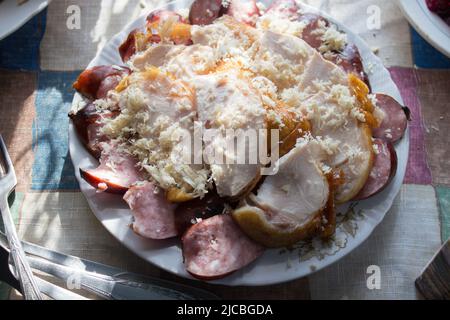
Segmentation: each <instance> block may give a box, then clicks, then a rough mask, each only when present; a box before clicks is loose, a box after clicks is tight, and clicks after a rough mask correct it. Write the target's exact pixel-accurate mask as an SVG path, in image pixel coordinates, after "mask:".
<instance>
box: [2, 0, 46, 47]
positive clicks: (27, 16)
mask: <svg viewBox="0 0 450 320" xmlns="http://www.w3.org/2000/svg"><path fill="white" fill-rule="evenodd" d="M51 2H52V0H41V2H40V3H39V5H37V6H36V7H35V8H34V9H33V10H30V11H28V12H27V13H26V14H25V16H24V17H23V19H21V20H20V21H18V22H17V23H16V24H14V25H12V27H11V28H10V29H8V30H7V31H5V32H1V33H0V41H1V40H3V39H5V38H7V37H8V36H10V35H11V34H13V33H14V32H16V31H17V30H19V29H20V28H21V27H23V26H24V25H25V24H26V23H27V22H28V21H30V20H31V19H32V18H33V17H34V16H36V15H37V14H39V13H40V12H41V11H43V10H45V9H46V8H47V7H48V6H49V4H50V3H51ZM31 3H32V2H31ZM24 5H25V4H24ZM30 9H31V8H30Z"/></svg>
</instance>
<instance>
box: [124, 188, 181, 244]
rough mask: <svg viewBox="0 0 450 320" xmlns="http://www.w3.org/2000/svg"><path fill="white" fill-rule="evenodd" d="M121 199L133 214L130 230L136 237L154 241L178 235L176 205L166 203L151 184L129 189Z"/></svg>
mask: <svg viewBox="0 0 450 320" xmlns="http://www.w3.org/2000/svg"><path fill="white" fill-rule="evenodd" d="M123 199H124V200H125V201H126V202H127V203H128V205H129V206H130V209H131V212H132V213H133V217H134V222H133V225H132V228H133V230H134V232H136V233H137V234H138V235H140V236H142V237H144V238H148V239H155V240H162V239H169V238H173V237H175V236H177V235H178V231H177V229H176V227H175V208H176V205H174V204H172V203H170V202H169V201H167V200H166V197H165V195H164V192H163V190H159V189H158V188H157V187H156V186H155V185H154V184H153V183H152V182H145V183H143V184H139V185H136V186H133V187H131V188H130V189H129V190H128V192H127V193H126V194H125V196H124V197H123Z"/></svg>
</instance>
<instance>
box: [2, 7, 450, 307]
mask: <svg viewBox="0 0 450 320" xmlns="http://www.w3.org/2000/svg"><path fill="white" fill-rule="evenodd" d="M164 2H165V1H157V0H148V1H144V0H142V1H138V0H102V1H90V0H79V1H76V0H57V1H53V2H52V3H51V4H50V6H49V7H48V8H47V9H46V10H44V11H43V12H41V13H40V14H38V15H37V16H35V17H34V18H33V19H32V20H30V21H29V22H28V23H27V24H26V25H24V26H23V27H22V28H21V29H20V30H18V31H17V32H15V33H14V34H12V35H10V36H9V37H8V38H6V39H4V40H2V41H0V133H1V134H2V135H3V136H4V138H5V139H6V143H7V145H8V148H9V151H10V153H11V156H12V158H13V161H14V165H15V168H16V172H17V175H18V181H19V183H18V186H17V192H16V193H15V198H14V200H13V203H12V211H13V213H14V215H15V217H16V219H17V225H18V228H19V233H20V236H21V237H22V238H23V239H25V240H28V241H31V242H35V243H38V244H41V245H44V246H47V247H49V248H52V249H56V250H59V251H62V252H65V253H68V254H73V255H77V256H80V257H84V258H88V259H92V260H96V261H99V262H103V263H107V264H111V265H115V266H118V267H121V268H123V269H126V270H129V271H134V272H140V273H145V274H148V275H153V276H158V277H162V278H166V279H171V280H174V281H179V282H183V283H189V284H193V285H196V286H200V287H204V288H207V289H209V290H211V291H214V292H215V293H217V294H218V295H219V296H221V297H223V298H234V299H241V298H242V299H252V298H253V299H365V298H373V299H416V298H420V297H419V295H418V294H417V293H416V290H415V288H414V279H415V278H416V277H417V276H418V275H419V274H420V272H421V270H422V269H423V268H424V266H425V265H426V263H427V262H428V261H429V260H430V259H431V257H432V255H433V253H434V252H435V251H436V250H437V249H438V248H439V246H440V245H441V243H442V242H443V241H444V240H446V239H447V238H448V237H449V236H450V135H449V131H450V106H449V101H450V90H449V89H450V69H449V67H450V60H449V59H447V58H445V57H444V56H442V55H441V54H440V53H438V52H437V51H436V50H434V49H433V48H432V47H431V46H429V45H428V44H427V43H426V42H425V41H424V40H423V39H422V38H421V37H420V36H419V35H418V34H417V33H416V32H415V31H414V30H413V29H411V28H410V27H409V25H408V23H407V21H406V20H405V19H404V18H403V16H402V14H401V12H400V10H399V9H398V8H397V7H396V4H395V1H387V0H386V1H383V0H359V1H350V0H339V1H338V0H335V1H333V0H311V1H306V2H308V3H309V4H312V5H314V6H316V7H318V8H321V9H322V10H324V11H326V12H328V13H329V14H331V15H332V16H334V17H336V18H337V19H338V20H340V21H342V22H343V23H344V24H346V25H347V26H349V27H350V28H352V30H354V31H355V32H357V33H359V34H360V35H361V36H362V37H363V38H364V39H365V40H366V41H367V42H368V43H369V45H370V46H371V47H373V48H374V50H376V51H377V52H378V55H379V56H380V57H381V58H382V60H383V62H384V63H385V65H386V66H388V67H389V70H390V72H391V74H392V77H393V79H394V80H395V82H396V83H397V85H398V87H399V88H400V90H401V93H402V96H403V99H404V100H405V103H406V104H407V105H408V106H409V107H410V109H411V111H412V121H411V123H410V127H411V148H410V158H409V163H408V170H407V174H406V177H405V181H404V185H403V187H402V189H401V192H400V194H399V195H398V197H397V199H396V201H395V203H394V205H393V207H392V209H391V210H390V211H389V213H388V214H387V216H386V218H385V220H384V221H383V223H382V224H381V225H380V226H379V227H378V228H377V229H376V230H375V232H374V234H373V235H372V236H371V237H370V238H369V239H368V240H367V241H366V242H365V243H364V244H363V245H361V246H360V247H359V248H358V249H357V250H355V251H354V252H352V253H351V254H350V255H349V256H347V257H346V258H344V259H342V260H341V261H340V262H338V263H336V264H334V265H333V266H331V267H329V268H327V269H325V270H323V271H320V272H318V273H316V274H314V275H312V276H310V277H309V278H306V279H300V280H297V281H293V282H290V283H286V284H281V285H276V286H270V287H260V288H227V287H222V286H212V285H207V284H200V283H198V282H194V281H188V280H184V279H180V278H177V277H175V276H173V275H170V274H168V273H166V272H164V271H161V270H159V269H157V268H155V267H152V266H151V265H149V264H148V263H146V262H144V261H143V260H141V259H140V258H138V257H136V256H135V255H134V254H133V253H131V252H129V251H128V250H127V249H125V248H124V247H123V246H122V245H121V244H120V243H118V242H117V241H116V240H115V239H114V238H113V237H112V236H111V235H109V234H108V232H107V231H106V230H105V229H104V228H103V227H102V226H101V225H100V223H99V222H98V221H97V220H96V218H95V217H94V215H93V214H92V212H91V211H90V210H89V208H88V205H87V203H86V201H85V199H84V197H83V195H82V194H81V193H80V192H79V187H78V183H77V181H76V179H75V176H74V170H73V166H72V163H71V160H70V157H69V155H68V142H67V141H68V133H67V132H68V130H67V128H68V123H69V120H68V117H67V112H68V110H69V107H70V104H71V100H72V96H73V93H74V92H73V89H72V83H73V81H74V80H75V78H76V77H77V75H78V74H79V73H80V71H81V70H83V69H84V68H85V67H86V65H87V64H88V63H89V61H90V60H91V59H92V58H93V57H94V55H95V54H96V52H97V51H98V50H100V49H101V48H102V46H103V45H104V44H105V42H106V41H107V40H108V39H109V38H110V37H111V36H112V35H114V34H115V33H117V32H118V31H119V30H121V29H122V28H123V26H124V25H125V24H127V23H128V22H129V21H131V20H132V19H133V18H134V17H136V16H138V15H139V14H141V13H142V12H144V11H148V10H150V9H151V8H152V7H154V6H155V5H157V4H160V3H164ZM71 5H77V6H79V8H80V9H81V20H80V23H81V25H80V27H81V28H80V29H68V27H67V19H68V18H69V16H70V13H68V8H69V6H71ZM372 6H376V8H379V9H380V10H381V11H380V13H381V15H380V17H381V29H379V30H369V29H368V28H367V19H368V17H369V14H370V12H372V10H373V8H374V7H372ZM376 8H375V9H376ZM69 12H70V10H69ZM373 266H375V267H376V268H379V269H378V270H379V271H380V275H381V277H380V288H379V289H377V288H372V287H371V286H368V285H367V282H368V279H369V277H370V275H371V274H372V273H371V272H373V268H374V267H373ZM8 297H15V295H14V294H11V292H10V290H9V288H7V287H6V286H5V285H2V284H0V298H8Z"/></svg>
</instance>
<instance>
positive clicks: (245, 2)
mask: <svg viewBox="0 0 450 320" xmlns="http://www.w3.org/2000/svg"><path fill="white" fill-rule="evenodd" d="M226 13H227V14H228V15H230V16H232V17H233V18H234V19H236V20H237V21H239V22H242V23H245V24H248V25H251V26H254V25H255V23H256V19H257V18H258V17H259V16H260V13H259V9H258V7H257V5H256V1H255V0H232V1H231V2H230V4H229V6H228V9H227V11H226Z"/></svg>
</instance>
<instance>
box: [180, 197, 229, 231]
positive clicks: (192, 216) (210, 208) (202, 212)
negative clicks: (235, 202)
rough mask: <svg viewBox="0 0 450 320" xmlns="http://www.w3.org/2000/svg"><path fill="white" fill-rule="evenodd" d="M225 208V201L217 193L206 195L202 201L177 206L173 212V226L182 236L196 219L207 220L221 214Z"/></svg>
mask: <svg viewBox="0 0 450 320" xmlns="http://www.w3.org/2000/svg"><path fill="white" fill-rule="evenodd" d="M224 208H225V200H224V199H222V198H220V197H219V196H218V195H217V193H208V194H207V195H206V196H205V197H204V198H203V199H194V200H192V201H189V202H186V203H183V204H180V205H178V207H177V209H176V210H175V225H176V227H177V230H178V233H179V234H184V232H185V231H186V230H188V229H189V228H190V227H191V226H192V224H193V223H195V222H196V221H197V220H198V219H202V220H203V219H208V218H210V217H212V216H214V215H217V214H221V213H222V212H223V210H224Z"/></svg>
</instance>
